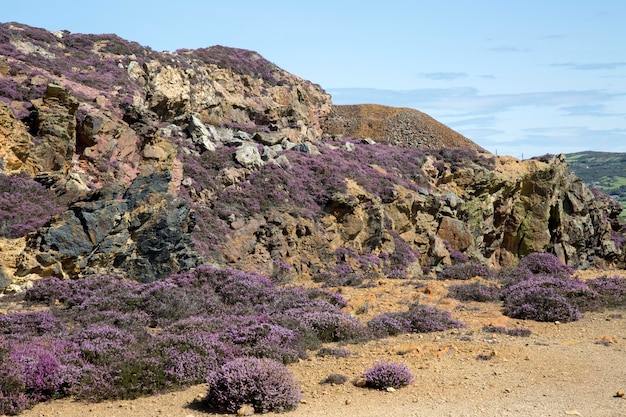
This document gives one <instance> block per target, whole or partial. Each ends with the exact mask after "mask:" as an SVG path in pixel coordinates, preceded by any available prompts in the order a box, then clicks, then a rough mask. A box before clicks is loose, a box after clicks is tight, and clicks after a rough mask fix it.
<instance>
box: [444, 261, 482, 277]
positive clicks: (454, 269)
mask: <svg viewBox="0 0 626 417" xmlns="http://www.w3.org/2000/svg"><path fill="white" fill-rule="evenodd" d="M490 274H491V271H490V270H489V268H488V267H487V266H485V265H483V264H479V263H475V262H470V263H460V264H454V265H448V266H446V267H445V268H444V270H443V271H441V272H440V273H438V274H437V279H454V280H468V279H470V278H473V277H476V276H480V277H483V278H488V277H489V276H490Z"/></svg>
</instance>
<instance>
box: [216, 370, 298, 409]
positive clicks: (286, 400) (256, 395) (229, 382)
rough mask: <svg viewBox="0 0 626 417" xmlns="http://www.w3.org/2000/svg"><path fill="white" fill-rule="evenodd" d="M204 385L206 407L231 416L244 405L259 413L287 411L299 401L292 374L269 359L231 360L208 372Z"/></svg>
mask: <svg viewBox="0 0 626 417" xmlns="http://www.w3.org/2000/svg"><path fill="white" fill-rule="evenodd" d="M207 383H208V384H209V393H208V395H207V397H206V399H205V402H206V403H207V405H208V406H209V407H212V408H215V409H217V410H220V411H226V412H230V413H234V412H236V411H237V409H239V408H240V407H241V406H242V405H244V404H251V405H252V406H253V407H254V410H255V411H256V412H258V413H267V412H270V411H277V412H280V411H287V410H291V409H294V408H296V407H297V405H298V402H299V401H300V398H301V393H300V388H299V386H298V384H297V382H296V380H295V378H294V376H293V374H292V373H291V372H290V371H289V370H288V369H287V368H286V367H285V366H284V365H283V364H281V363H279V362H276V361H274V360H271V359H258V358H238V359H234V360H232V361H230V362H227V363H226V364H224V365H222V366H221V367H220V368H219V369H217V370H216V371H213V372H211V373H210V374H209V377H208V378H207Z"/></svg>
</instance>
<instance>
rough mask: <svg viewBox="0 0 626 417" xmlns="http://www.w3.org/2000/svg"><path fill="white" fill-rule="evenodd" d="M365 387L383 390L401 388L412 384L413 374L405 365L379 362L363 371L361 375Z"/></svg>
mask: <svg viewBox="0 0 626 417" xmlns="http://www.w3.org/2000/svg"><path fill="white" fill-rule="evenodd" d="M362 378H363V379H364V380H365V386H366V387H368V388H374V389H380V390H384V389H387V388H395V389H398V388H402V387H404V386H407V385H409V384H411V383H412V382H413V374H412V373H411V371H410V370H409V368H407V366H406V365H404V364H401V363H393V362H387V361H380V362H377V363H375V364H374V366H372V367H371V368H368V369H366V370H365V372H364V373H363V375H362Z"/></svg>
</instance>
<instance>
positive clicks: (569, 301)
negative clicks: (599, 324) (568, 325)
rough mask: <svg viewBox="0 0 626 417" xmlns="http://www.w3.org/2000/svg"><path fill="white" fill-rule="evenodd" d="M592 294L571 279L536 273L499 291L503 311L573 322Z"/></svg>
mask: <svg viewBox="0 0 626 417" xmlns="http://www.w3.org/2000/svg"><path fill="white" fill-rule="evenodd" d="M594 298H595V293H594V292H593V291H592V290H591V289H590V288H589V286H587V285H586V284H585V283H584V282H582V281H580V280H578V279H574V278H562V277H553V276H545V275H536V276H534V277H532V278H530V279H528V280H526V281H522V282H520V283H518V284H516V285H513V286H511V287H509V288H508V289H506V290H505V291H504V292H503V299H504V314H506V315H507V316H509V317H513V318H518V319H530V320H536V321H561V322H569V321H576V320H578V319H579V318H580V308H581V307H582V308H584V307H585V306H586V305H589V304H590V302H591V301H592V300H593V299H594Z"/></svg>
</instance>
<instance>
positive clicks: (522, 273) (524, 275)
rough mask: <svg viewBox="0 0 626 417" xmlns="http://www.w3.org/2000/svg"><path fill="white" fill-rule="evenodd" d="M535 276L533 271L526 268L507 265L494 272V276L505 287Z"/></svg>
mask: <svg viewBox="0 0 626 417" xmlns="http://www.w3.org/2000/svg"><path fill="white" fill-rule="evenodd" d="M532 276H533V273H532V272H530V270H528V269H526V268H520V267H516V268H515V267H507V268H501V269H500V270H498V271H497V272H495V273H494V276H493V277H494V278H495V280H496V281H497V282H499V283H500V285H501V286H502V287H503V288H508V287H511V286H513V285H515V284H518V283H520V282H522V281H526V280H528V279H530V278H531V277H532Z"/></svg>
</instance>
